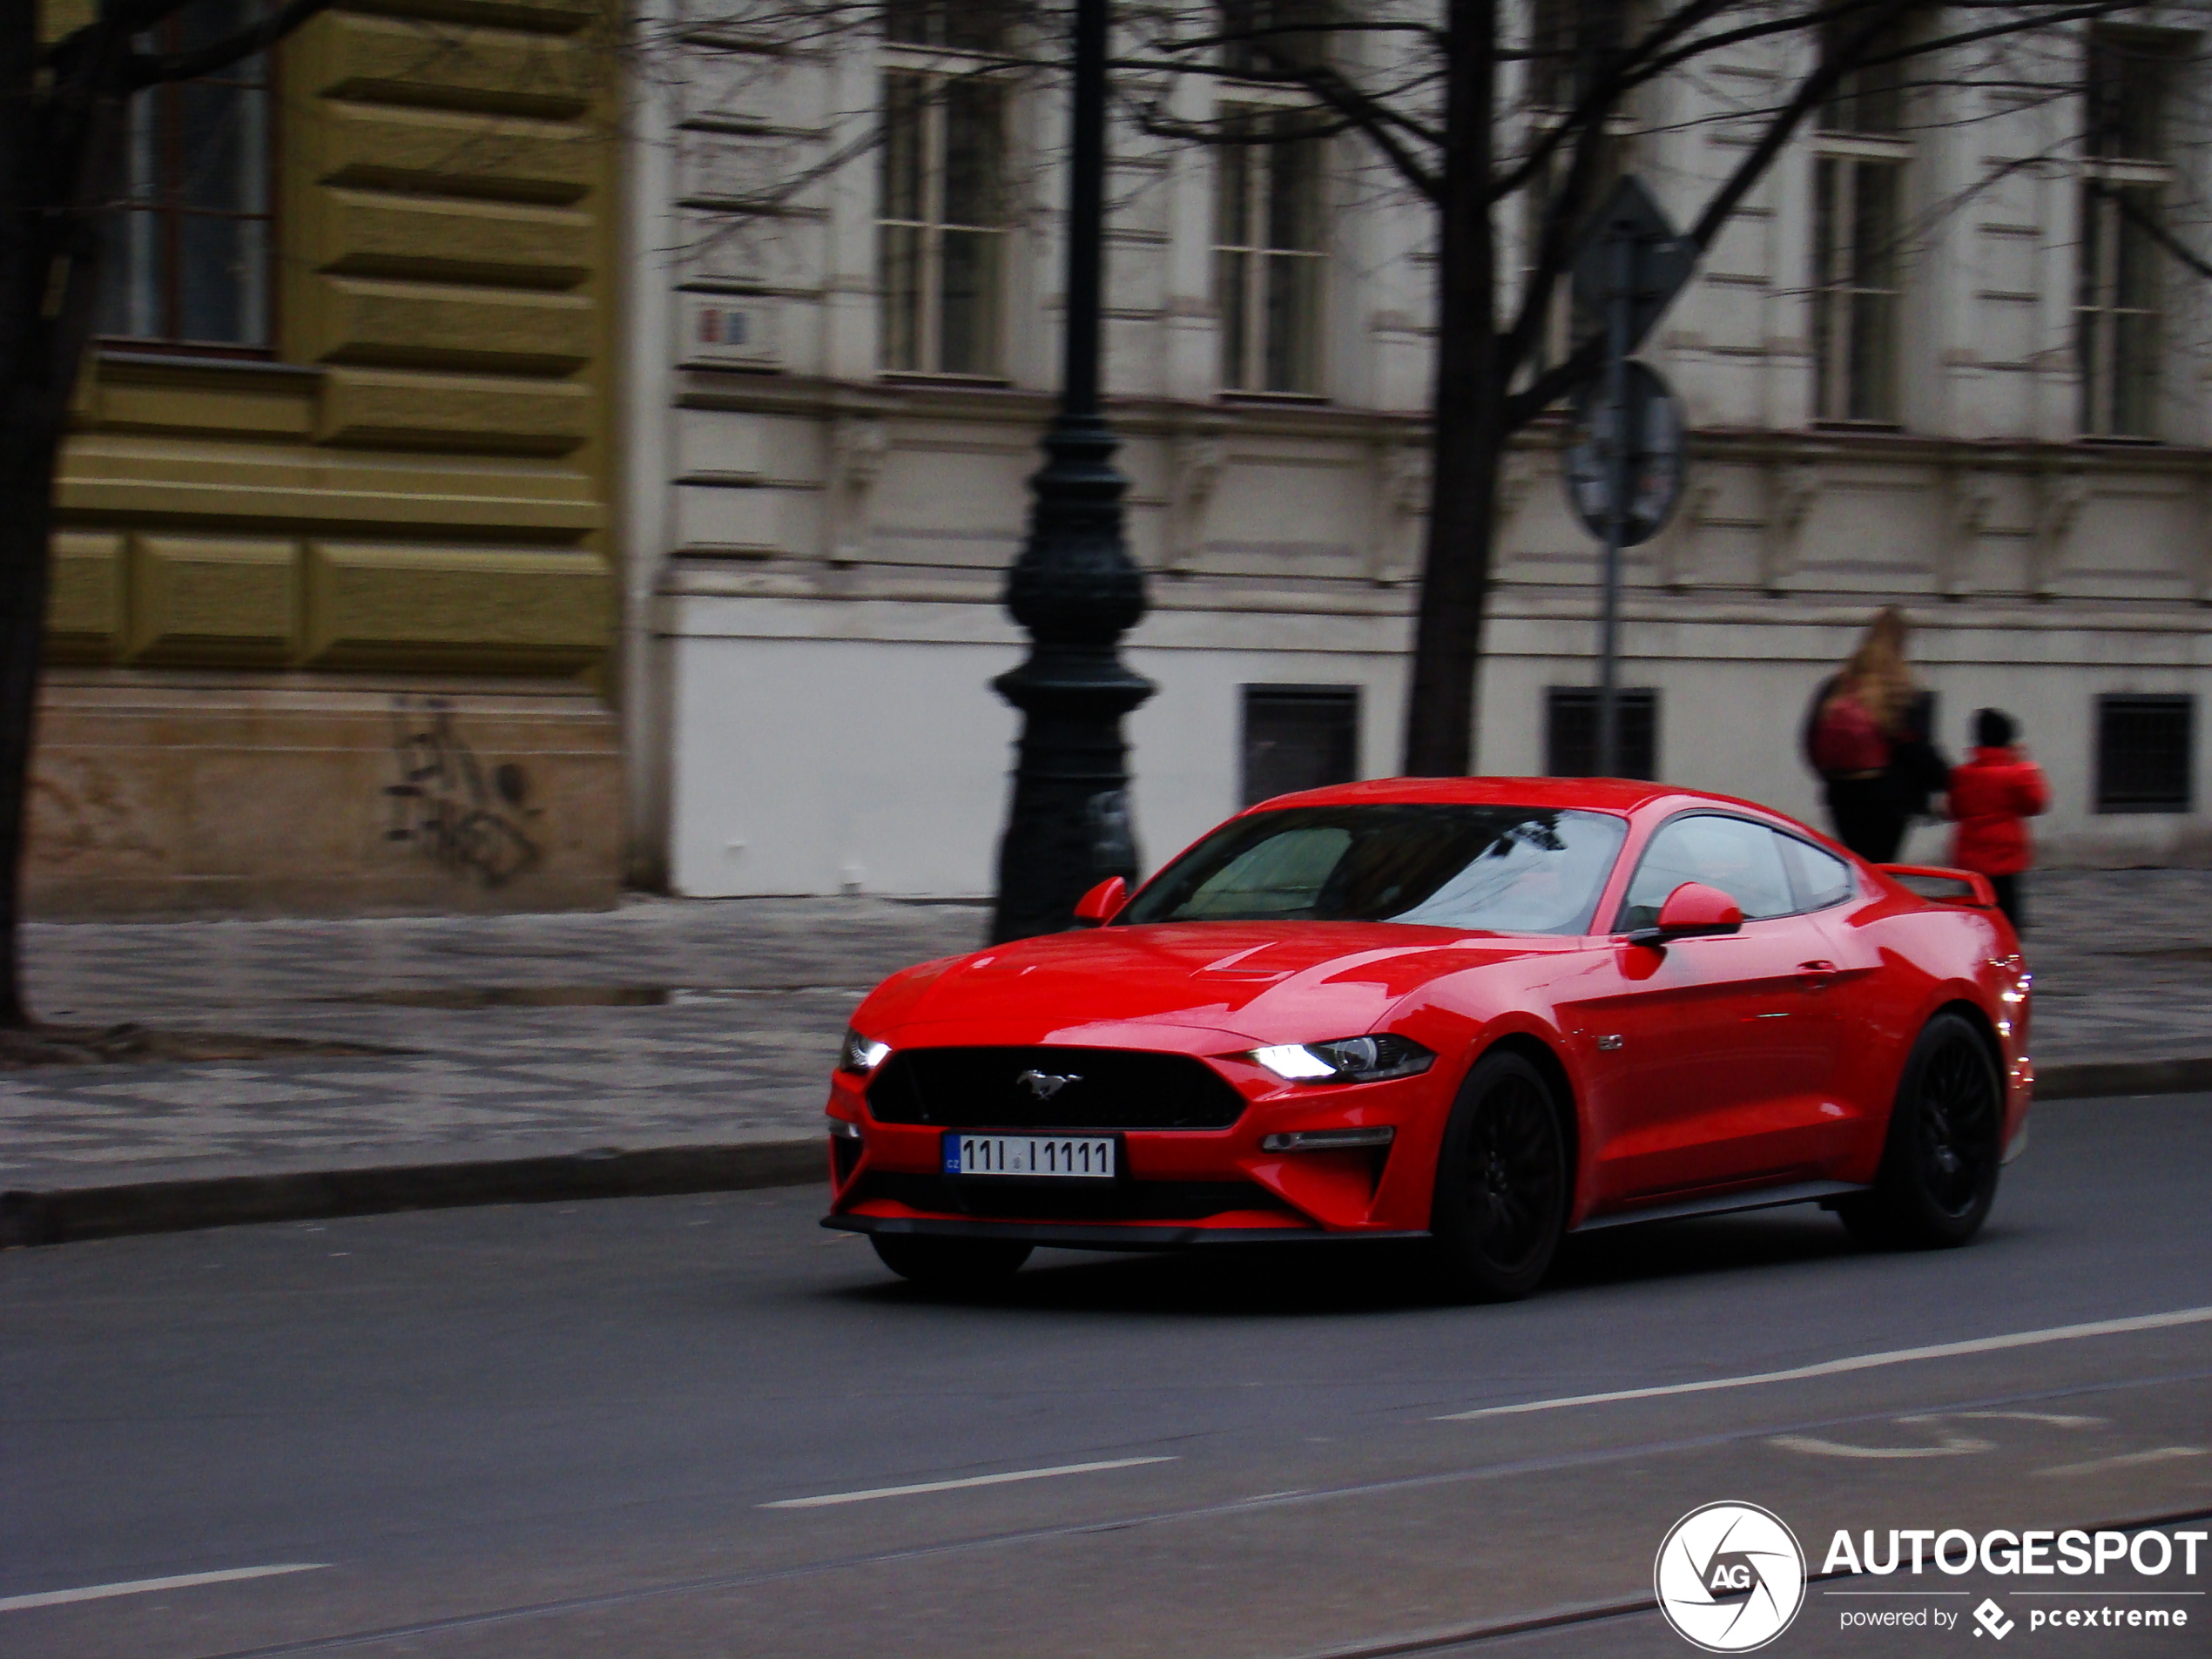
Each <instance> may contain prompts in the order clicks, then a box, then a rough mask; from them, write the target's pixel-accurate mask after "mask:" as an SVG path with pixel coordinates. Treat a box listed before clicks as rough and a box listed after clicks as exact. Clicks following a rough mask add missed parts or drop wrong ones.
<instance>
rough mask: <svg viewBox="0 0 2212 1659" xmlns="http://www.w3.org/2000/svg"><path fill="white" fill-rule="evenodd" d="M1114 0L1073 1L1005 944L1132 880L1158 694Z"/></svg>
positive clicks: (1021, 597)
mask: <svg viewBox="0 0 2212 1659" xmlns="http://www.w3.org/2000/svg"><path fill="white" fill-rule="evenodd" d="M1106 9H1107V0H1076V60H1075V112H1074V114H1075V119H1074V135H1073V136H1074V145H1073V149H1074V154H1073V157H1072V160H1071V165H1070V166H1069V191H1068V318H1067V327H1068V333H1067V366H1066V369H1065V371H1064V375H1063V378H1062V391H1061V401H1060V414H1059V415H1058V416H1057V417H1056V418H1055V420H1054V421H1053V423H1052V429H1051V430H1050V431H1049V432H1048V433H1047V434H1046V435H1045V439H1044V451H1045V455H1046V456H1047V460H1046V462H1045V464H1044V467H1043V469H1042V470H1041V471H1040V472H1039V473H1038V474H1037V475H1036V476H1035V478H1034V479H1032V480H1031V481H1030V483H1031V487H1032V488H1033V489H1034V490H1035V496H1036V499H1035V504H1034V506H1033V508H1032V509H1031V513H1030V517H1029V540H1028V545H1027V546H1025V547H1024V548H1023V549H1022V556H1021V557H1020V558H1018V559H1016V560H1015V563H1014V568H1013V569H1012V570H1008V572H1007V577H1006V608H1007V610H1009V611H1010V612H1012V613H1013V616H1014V619H1015V621H1016V622H1018V623H1020V624H1022V627H1023V628H1025V629H1027V630H1028V634H1029V640H1030V648H1029V658H1028V661H1027V662H1025V663H1023V664H1022V666H1021V667H1019V668H1017V669H1015V670H1014V671H1011V672H1010V673H1006V674H1001V675H1000V676H999V677H998V678H997V679H996V680H995V681H994V682H993V684H994V685H996V686H997V688H998V692H999V695H1000V696H1001V697H1003V698H1005V699H1006V700H1007V701H1008V702H1009V703H1011V704H1013V705H1014V706H1015V708H1017V709H1019V710H1021V711H1022V742H1021V757H1020V759H1019V760H1018V762H1017V763H1016V765H1015V773H1014V806H1013V809H1012V811H1011V813H1009V814H1008V819H1007V824H1006V834H1005V836H1004V837H1003V839H1001V841H1000V842H999V898H998V914H997V915H996V917H995V919H994V921H993V922H992V927H991V937H992V939H993V941H1000V940H1007V939H1026V938H1028V936H1030V935H1031V934H1044V933H1055V932H1057V931H1059V930H1060V929H1062V928H1063V927H1069V926H1070V925H1071V924H1072V923H1073V921H1074V920H1075V907H1076V900H1078V899H1080V898H1081V897H1082V895H1083V894H1084V892H1085V891H1086V890H1087V889H1089V887H1092V886H1094V885H1095V884H1096V883H1097V882H1100V881H1103V880H1105V879H1106V878H1107V877H1108V876H1109V875H1118V876H1123V877H1125V878H1128V879H1130V880H1135V878H1136V841H1135V839H1134V837H1133V836H1132V835H1131V833H1130V813H1129V772H1128V768H1127V765H1126V764H1125V761H1124V754H1125V749H1124V746H1123V742H1122V716H1123V715H1124V714H1126V713H1128V712H1129V711H1130V710H1131V709H1133V708H1135V707H1136V705H1138V704H1140V703H1142V702H1143V700H1144V699H1145V698H1148V697H1150V696H1151V695H1152V691H1153V686H1152V683H1151V682H1150V680H1147V679H1145V678H1143V677H1141V676H1139V675H1137V674H1135V673H1132V672H1131V671H1130V669H1129V667H1128V666H1127V665H1126V664H1124V663H1123V661H1122V660H1121V657H1120V655H1119V653H1118V651H1117V650H1116V646H1117V645H1118V644H1119V642H1120V639H1121V637H1122V636H1123V634H1124V633H1126V632H1127V631H1129V630H1130V628H1132V627H1134V626H1135V625H1136V621H1137V618H1138V617H1142V616H1143V614H1144V577H1143V572H1142V571H1140V570H1138V569H1137V568H1136V565H1135V564H1134V563H1131V562H1130V556H1129V553H1128V550H1126V549H1125V548H1124V547H1123V544H1122V492H1123V489H1127V488H1128V484H1129V481H1128V480H1127V479H1126V478H1124V477H1123V475H1122V474H1121V472H1120V470H1119V469H1117V468H1116V466H1115V465H1114V460H1113V457H1114V451H1115V450H1116V448H1119V447H1120V445H1119V444H1118V443H1117V442H1116V439H1115V437H1114V435H1113V433H1112V431H1111V430H1110V429H1109V428H1108V426H1107V424H1106V418H1105V416H1104V415H1102V414H1101V413H1100V412H1099V407H1098V307H1099V289H1100V286H1101V277H1102V274H1103V266H1104V264H1105V239H1104V228H1105V226H1104V221H1105V212H1106V208H1105V196H1106Z"/></svg>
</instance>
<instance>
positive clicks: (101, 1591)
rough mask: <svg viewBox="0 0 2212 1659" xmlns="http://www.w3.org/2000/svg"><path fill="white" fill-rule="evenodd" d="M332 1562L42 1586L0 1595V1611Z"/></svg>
mask: <svg viewBox="0 0 2212 1659" xmlns="http://www.w3.org/2000/svg"><path fill="white" fill-rule="evenodd" d="M329 1565H330V1563H329V1562H328V1561H286V1562H283V1563H281V1564H280V1565H278V1566H274V1567H233V1568H226V1569H225V1570H224V1571H222V1572H219V1573H179V1574H177V1575H174V1576H173V1577H170V1578H134V1579H132V1580H130V1581H127V1582H125V1583H121V1584H87V1585H85V1586H84V1588H82V1589H75V1590H41V1591H40V1592H39V1593H38V1594H37V1595H0V1613H13V1612H15V1611H16V1610H17V1608H29V1607H62V1606H65V1605H66V1604H67V1603H69V1602H98V1601H99V1600H101V1599H102V1598H104V1597H106V1596H110V1595H145V1594H147V1593H148V1592H149V1591H152V1590H188V1589H190V1588H192V1587H193V1586H194V1585H197V1584H234V1583H236V1582H237V1581H239V1580H240V1579H246V1578H274V1577H276V1576H277V1575H279V1574H280V1573H320V1572H321V1571H322V1570H323V1569H324V1568H327V1567H328V1566H329Z"/></svg>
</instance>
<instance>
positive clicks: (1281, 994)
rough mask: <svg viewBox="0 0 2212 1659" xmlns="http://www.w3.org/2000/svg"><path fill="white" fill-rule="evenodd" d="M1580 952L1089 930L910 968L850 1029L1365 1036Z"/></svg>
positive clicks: (1205, 927) (1359, 926) (1446, 941)
mask: <svg viewBox="0 0 2212 1659" xmlns="http://www.w3.org/2000/svg"><path fill="white" fill-rule="evenodd" d="M1580 945H1581V941H1579V940H1575V939H1558V938H1549V937H1544V938H1531V937H1527V936H1521V935H1514V936H1508V935H1500V934H1464V933H1461V932H1460V931H1459V930H1457V929H1454V928H1447V927H1410V926H1406V925H1405V924H1402V923H1398V922H1270V923H1258V922H1184V923H1177V924H1171V925H1164V926H1158V927H1102V928H1093V929H1087V930H1084V931H1082V932H1076V933H1065V934H1048V935H1046V936H1044V937H1042V938H1038V939H1028V940H1022V941H1017V942H1015V943H1013V944H1008V945H997V946H993V947H992V948H989V949H988V950H981V951H977V952H975V953H974V954H971V955H968V956H962V957H955V958H952V959H950V960H948V961H941V962H931V963H925V964H923V965H922V966H921V967H920V968H909V969H908V970H907V972H906V973H904V974H897V975H894V977H893V978H892V979H890V980H887V981H885V982H884V984H883V985H882V986H880V987H879V988H878V989H877V990H876V992H875V994H874V995H872V996H870V997H869V998H868V1000H867V1001H866V1002H864V1003H863V1004H862V1005H861V1007H860V1012H859V1013H858V1015H855V1022H856V1023H858V1024H859V1025H860V1028H861V1029H863V1030H864V1031H866V1032H867V1034H868V1035H871V1036H874V1037H879V1038H881V1039H883V1040H885V1041H888V1042H894V1043H899V1042H907V1043H911V1042H917V1041H923V1042H930V1043H933V1044H934V1043H1028V1042H1060V1043H1093V1044H1102V1045H1104V1044H1111V1043H1114V1042H1128V1041H1139V1040H1146V1041H1150V1042H1158V1041H1160V1040H1161V1039H1163V1038H1165V1039H1167V1040H1168V1041H1170V1042H1173V1040H1174V1039H1173V1036H1172V1035H1171V1033H1172V1031H1174V1030H1175V1029H1178V1028H1179V1029H1184V1030H1187V1031H1188V1032H1189V1033H1190V1039H1191V1046H1193V1047H1204V1034H1208V1033H1219V1034H1224V1035H1231V1036H1233V1037H1237V1038H1239V1039H1249V1040H1250V1041H1251V1042H1313V1041H1316V1040H1318V1039H1320V1038H1324V1037H1332V1036H1353V1035H1359V1033H1361V1032H1363V1031H1366V1030H1367V1029H1369V1028H1372V1026H1373V1025H1374V1024H1375V1023H1376V1022H1378V1021H1379V1020H1381V1019H1382V1018H1383V1017H1384V1015H1386V1014H1387V1013H1388V1012H1389V1011H1390V1009H1391V1008H1392V1006H1393V1004H1394V1003H1396V1002H1397V1001H1399V1000H1400V999H1401V998H1403V997H1404V996H1406V995H1407V994H1409V993H1410V992H1413V991H1415V990H1418V989H1420V988H1422V987H1423V986H1426V985H1427V984H1429V983H1431V982H1432V981H1434V980H1436V979H1438V978H1439V977H1440V976H1442V975H1445V974H1459V973H1462V972H1465V971H1467V970H1468V969H1471V968H1484V967H1491V966H1494V965H1498V964H1501V963H1506V962H1511V961H1518V960H1521V959H1523V958H1526V957H1529V956H1535V955H1555V954H1559V953H1561V952H1562V951H1568V950H1573V949H1575V948H1579V946H1580ZM1131 1027H1142V1028H1149V1029H1150V1031H1151V1032H1152V1033H1153V1035H1152V1036H1151V1037H1150V1039H1140V1038H1139V1037H1138V1035H1137V1034H1136V1032H1135V1031H1132V1030H1130V1028H1131ZM1161 1028H1169V1030H1165V1031H1163V1030H1162V1029H1161ZM1177 1046H1181V1045H1177Z"/></svg>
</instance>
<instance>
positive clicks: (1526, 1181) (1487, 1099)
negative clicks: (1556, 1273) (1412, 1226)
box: [1429, 1053, 1574, 1302]
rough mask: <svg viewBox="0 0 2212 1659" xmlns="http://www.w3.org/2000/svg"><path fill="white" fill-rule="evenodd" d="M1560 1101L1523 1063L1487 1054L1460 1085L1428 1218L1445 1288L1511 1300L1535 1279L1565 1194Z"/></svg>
mask: <svg viewBox="0 0 2212 1659" xmlns="http://www.w3.org/2000/svg"><path fill="white" fill-rule="evenodd" d="M1560 1110H1561V1103H1560V1102H1559V1100H1558V1099H1557V1098H1556V1097H1555V1096H1554V1092H1553V1089H1552V1087H1551V1084H1550V1083H1549V1082H1547V1081H1546V1080H1545V1078H1544V1075H1543V1074H1542V1073H1541V1071H1539V1070H1537V1069H1536V1068H1535V1067H1534V1065H1533V1064H1531V1063H1530V1062H1528V1061H1527V1059H1526V1058H1524V1057H1523V1056H1521V1055H1517V1054H1513V1053H1504V1054H1499V1053H1492V1054H1488V1055H1484V1056H1483V1057H1482V1058H1481V1059H1480V1061H1478V1062H1476V1063H1475V1067H1474V1070H1472V1071H1470V1072H1469V1073H1468V1074H1467V1082H1464V1083H1462V1084H1461V1085H1460V1095H1459V1099H1458V1100H1457V1102H1455V1103H1453V1108H1452V1117H1451V1121H1450V1123H1447V1125H1446V1126H1445V1130H1444V1145H1443V1150H1442V1151H1441V1152H1440V1154H1439V1156H1438V1158H1437V1164H1436V1194H1435V1197H1434V1199H1433V1203H1432V1204H1431V1208H1430V1211H1429V1231H1431V1232H1432V1233H1433V1235H1434V1236H1435V1240H1436V1244H1435V1257H1436V1264H1437V1268H1438V1271H1439V1274H1440V1278H1441V1279H1442V1280H1443V1284H1444V1286H1445V1288H1446V1290H1447V1292H1448V1293H1449V1294H1451V1295H1452V1296H1453V1297H1454V1298H1457V1299H1459V1300H1461V1301H1469V1302H1510V1301H1514V1300H1516V1299H1518V1298H1521V1297H1524V1296H1526V1295H1527V1294H1528V1293H1529V1292H1530V1291H1533V1290H1534V1289H1535V1288H1536V1286H1537V1285H1539V1284H1540V1283H1541V1282H1542V1279H1543V1277H1544V1274H1545V1273H1546V1272H1547V1271H1549V1269H1550V1267H1551V1264H1552V1257H1553V1256H1554V1254H1555V1253H1556V1252H1557V1251H1558V1249H1559V1241H1560V1238H1561V1235H1562V1234H1563V1233H1565V1231H1567V1212H1568V1208H1569V1205H1570V1202H1571V1200H1572V1197H1573V1191H1574V1189H1573V1182H1572V1178H1571V1177H1570V1174H1569V1172H1568V1157H1567V1136H1566V1132H1565V1130H1564V1127H1563V1125H1562V1122H1561V1116H1560Z"/></svg>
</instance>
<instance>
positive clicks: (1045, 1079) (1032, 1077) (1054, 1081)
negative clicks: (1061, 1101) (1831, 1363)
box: [1014, 1070, 1082, 1100]
mask: <svg viewBox="0 0 2212 1659" xmlns="http://www.w3.org/2000/svg"><path fill="white" fill-rule="evenodd" d="M1014 1081H1015V1082H1017V1083H1026V1084H1028V1089H1029V1092H1030V1093H1031V1094H1033V1095H1035V1096H1036V1097H1037V1098H1038V1099H1039V1100H1050V1099H1051V1098H1052V1097H1053V1096H1055V1095H1056V1094H1058V1093H1059V1092H1060V1091H1061V1090H1062V1089H1065V1088H1066V1087H1067V1086H1068V1085H1069V1083H1079V1082H1082V1078H1081V1077H1079V1076H1076V1075H1075V1074H1074V1073H1072V1072H1070V1073H1069V1074H1068V1075H1067V1076H1054V1075H1053V1074H1052V1073H1051V1072H1049V1071H1034V1070H1033V1071H1025V1072H1023V1073H1022V1075H1021V1076H1018V1077H1016V1078H1015V1080H1014Z"/></svg>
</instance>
